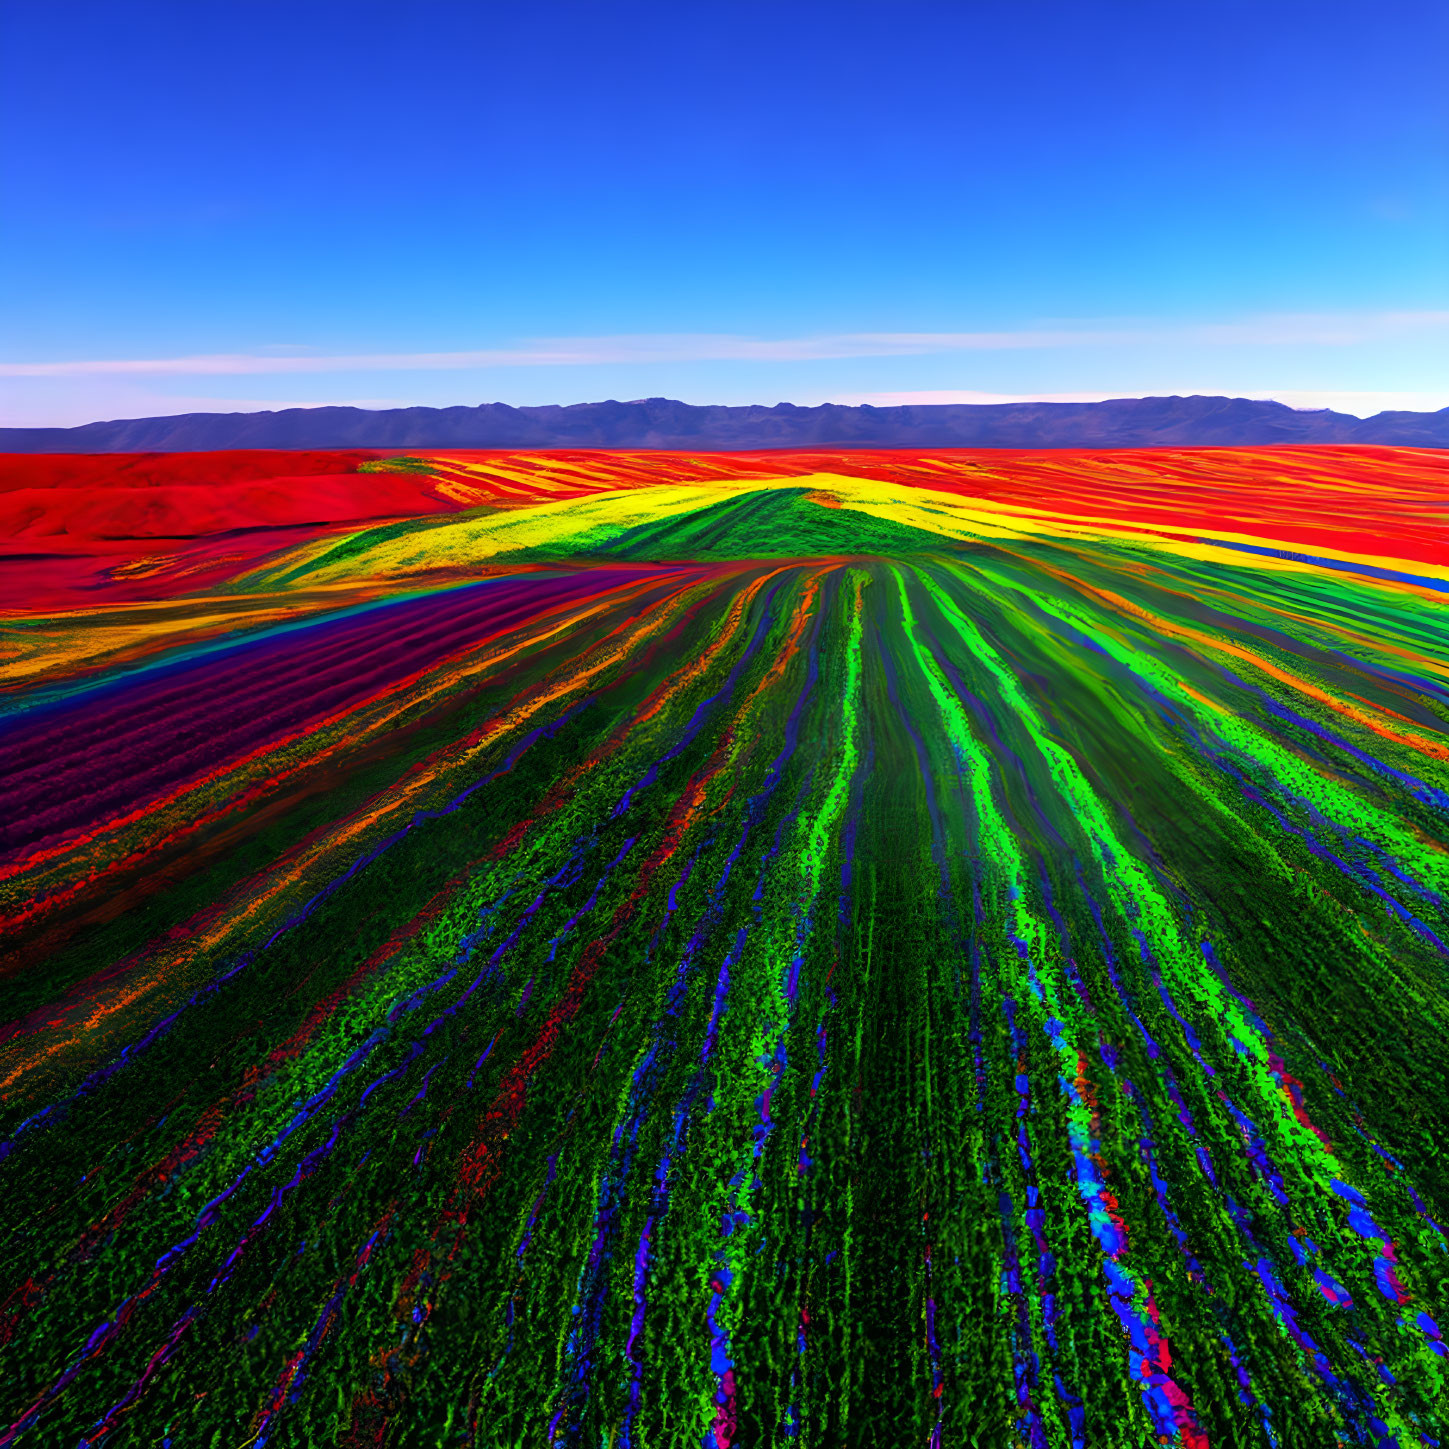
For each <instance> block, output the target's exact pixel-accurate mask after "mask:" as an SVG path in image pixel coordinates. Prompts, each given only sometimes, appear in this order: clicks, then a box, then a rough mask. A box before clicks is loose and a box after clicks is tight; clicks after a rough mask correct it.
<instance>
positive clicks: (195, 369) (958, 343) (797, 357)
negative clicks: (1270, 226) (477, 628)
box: [0, 311, 1449, 377]
mask: <svg viewBox="0 0 1449 1449" xmlns="http://www.w3.org/2000/svg"><path fill="white" fill-rule="evenodd" d="M1446 330H1449V312H1445V311H1418V312H1407V311H1401V312H1378V313H1369V314H1357V315H1341V316H1336V315H1325V314H1295V315H1283V316H1270V317H1257V318H1249V319H1246V320H1243V321H1238V322H1223V323H1190V324H1188V323H1184V324H1176V325H1162V324H1155V325H1150V326H1149V325H1138V326H1075V327H1056V328H1023V329H1020V330H1017V331H1006V332H854V333H840V334H836V335H832V336H825V337H790V338H758V337H739V336H733V335H730V334H725V333H668V334H653V335H647V334H646V335H637V336H616V337H561V338H539V339H536V340H534V341H530V342H526V343H524V344H522V345H521V346H518V347H513V348H492V349H486V350H482V351H472V352H380V353H356V354H347V355H341V356H327V357H314V356H308V355H306V354H299V353H292V354H289V355H281V356H277V355H272V356H261V355H253V354H249V353H208V354H204V355H199V356H192V357H162V358H100V359H92V360H87V361H74V362H72V361H65V362H0V377H97V376H106V375H126V376H151V377H160V376H188V377H205V376H211V377H241V376H260V375H269V374H270V375H276V374H282V373H339V372H448V371H467V370H474V369H484V368H494V367H585V366H599V365H617V364H629V363H660V362H665V363H682V362H824V361H838V360H843V359H848V358H862V357H920V356H928V355H931V354H939V353H952V352H1001V351H1013V350H1019V349H1046V348H1063V347H1110V346H1144V345H1158V344H1164V343H1166V344H1178V345H1181V344H1188V345H1202V346H1220V345H1232V344H1238V345H1243V344H1247V345H1253V346H1281V345H1299V346H1301V345H1305V344H1312V345H1318V346H1329V347H1344V346H1352V345H1354V344H1357V343H1364V342H1375V341H1382V340H1385V339H1388V338H1393V337H1401V336H1405V335H1408V334H1412V333H1423V332H1437V331H1446Z"/></svg>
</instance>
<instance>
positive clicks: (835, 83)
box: [0, 0, 1449, 426]
mask: <svg viewBox="0 0 1449 1449" xmlns="http://www.w3.org/2000/svg"><path fill="white" fill-rule="evenodd" d="M1446 75H1449V6H1446V5H1445V4H1444V3H1443V0H1424V3H1396V0H1384V3H1374V4H1364V3H1361V0H1355V3H1342V0H1318V3H1299V0H1252V3H1236V0H1219V3H1215V4H1198V3H1193V0H1152V3H1135V0H1102V3H1095V4H1087V3H1082V0H1077V3H1057V0H993V3H982V0H953V3H940V4H930V3H913V0H902V3H891V0H878V3H874V4H868V5H860V4H850V3H842V0H835V3H828V4H807V3H791V0H773V3H761V4H754V3H730V4H710V3H691V0H674V3H667V4H629V3H615V0H608V3H604V0H591V3H581V4H575V3H561V0H525V3H513V0H499V3H487V0H387V3H368V0H346V3H343V0H333V3H323V0H183V3H158V0H128V3H126V4H116V3H114V0H100V3H94V0H60V3H58V0H8V3H6V4H4V5H3V6H0V202H3V213H0V424H8V425H22V426H23V425H51V424H66V423H80V422H86V421H90V420H92V419H96V418H109V417H133V416H146V415H150V414H158V413H175V412H187V411H199V410H213V409H215V410H223V411H235V410H251V409H254V408H259V407H281V406H293V405H296V404H299V403H309V404H310V403H321V402H358V403H362V404H363V405H366V406H391V405H396V404H405V403H427V404H432V405H446V404H453V403H469V404H471V403H477V402H485V401H495V400H498V401H504V402H511V403H543V402H562V403H569V402H582V401H590V400H595V399H599V398H605V397H617V398H634V397H642V396H654V395H665V396H670V397H678V398H683V399H685V400H686V401H690V402H728V403H742V402H764V403H773V402H778V401H791V402H798V403H816V402H821V401H827V400H840V401H862V400H871V401H880V402H886V401H892V400H921V401H951V400H955V399H960V400H971V399H972V398H975V397H977V396H982V397H986V398H997V397H1100V396H1136V395H1141V394H1144V393H1171V392H1226V393H1231V394H1240V395H1246V396H1274V397H1280V398H1282V399H1284V400H1285V401H1288V402H1291V403H1293V404H1295V405H1299V406H1322V405H1333V406H1338V407H1340V408H1342V409H1343V410H1345V411H1350V412H1356V413H1360V414H1367V413H1372V412H1376V411H1378V410H1380V408H1383V407H1397V406H1402V407H1412V408H1438V407H1443V406H1445V405H1449V84H1446V81H1445V77H1446Z"/></svg>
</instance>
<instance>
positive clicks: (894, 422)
mask: <svg viewBox="0 0 1449 1449" xmlns="http://www.w3.org/2000/svg"><path fill="white" fill-rule="evenodd" d="M1273 443H1377V444H1392V445H1397V446H1405V447H1417V448H1449V408H1444V409H1442V410H1441V411H1439V412H1436V413H1408V412H1390V413H1379V414H1378V415H1377V416H1375V417H1371V418H1355V417H1351V416H1350V415H1349V414H1347V413H1335V412H1330V411H1328V410H1327V409H1324V410H1322V411H1319V412H1298V411H1295V410H1294V409H1293V408H1290V407H1285V406H1284V405H1283V404H1282V403H1277V402H1254V401H1250V400H1249V399H1247V398H1228V397H1144V398H1118V399H1115V400H1113V401H1110V402H1098V403H1049V402H1022V403H988V404H970V403H948V404H944V405H932V406H914V405H910V406H904V407H870V406H861V407H843V406H840V405H837V404H835V403H823V404H822V405H821V406H819V407H796V406H795V405H794V404H792V403H779V404H777V405H776V406H774V407H763V406H753V407H695V406H693V405H691V404H689V403H682V402H674V401H672V400H671V399H669V398H662V397H651V398H643V399H640V400H639V401H636V402H597V403H576V404H574V405H573V406H570V407H523V408H515V407H509V406H508V405H507V404H506V403H482V404H481V405H479V406H478V407H453V408H387V409H383V410H379V411H370V410H368V409H365V408H349V407H324V408H288V409H285V410H284V411H282V412H261V413H183V414H181V415H180V416H177V417H167V418H132V419H129V420H124V421H120V422H107V423H86V424H85V425H84V426H83V427H78V428H0V452H10V453H150V452H161V453H180V452H201V451H205V450H210V449H215V448H399V449H407V448H650V449H681V450H685V451H694V452H702V451H709V450H739V449H756V448H811V447H821V446H831V447H851V448H1145V447H1203V446H1212V445H1216V446H1243V447H1260V446H1264V445H1268V444H1273Z"/></svg>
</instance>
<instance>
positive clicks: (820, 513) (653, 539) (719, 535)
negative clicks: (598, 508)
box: [589, 488, 950, 562]
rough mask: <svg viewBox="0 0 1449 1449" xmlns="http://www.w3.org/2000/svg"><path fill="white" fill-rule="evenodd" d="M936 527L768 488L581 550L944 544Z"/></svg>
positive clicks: (763, 550) (677, 554) (612, 553)
mask: <svg viewBox="0 0 1449 1449" xmlns="http://www.w3.org/2000/svg"><path fill="white" fill-rule="evenodd" d="M949 546H950V544H949V543H948V541H947V540H946V539H944V538H941V537H940V536H938V535H937V534H934V533H927V532H926V531H925V530H923V529H919V528H912V527H911V526H910V525H909V524H904V523H897V522H895V521H893V520H891V519H887V518H878V517H874V516H872V515H871V514H867V513H861V512H857V511H856V510H854V509H842V508H838V507H833V506H830V505H827V504H824V503H822V502H820V501H819V500H818V499H817V498H816V497H814V496H812V492H811V490H810V489H808V488H771V489H761V490H758V491H755V492H751V493H746V494H745V495H744V496H743V497H740V498H730V499H726V500H725V501H724V502H722V503H714V504H711V505H710V506H709V507H707V508H701V509H698V510H697V511H695V512H693V513H686V514H682V515H675V516H674V517H671V518H661V519H659V520H657V521H654V522H650V523H644V524H640V525H638V526H637V527H635V528H630V529H627V530H626V531H625V532H623V533H621V534H620V535H619V536H618V537H617V538H613V539H610V540H609V542H607V543H605V544H601V545H598V546H597V547H595V548H593V549H591V550H589V552H590V553H591V554H593V555H594V556H596V557H600V558H617V559H630V560H635V561H638V562H655V561H666V560H670V559H728V558H816V557H822V556H831V555H849V554H898V553H919V552H921V551H923V550H927V549H941V548H947V547H949Z"/></svg>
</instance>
